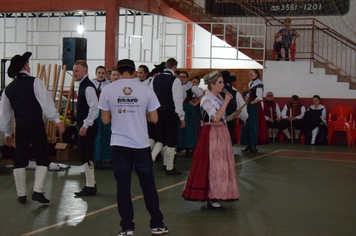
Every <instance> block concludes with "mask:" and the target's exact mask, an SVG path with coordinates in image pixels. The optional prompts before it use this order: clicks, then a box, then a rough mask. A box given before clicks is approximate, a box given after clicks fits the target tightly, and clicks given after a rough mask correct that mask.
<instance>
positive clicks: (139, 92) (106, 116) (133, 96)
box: [99, 59, 168, 235]
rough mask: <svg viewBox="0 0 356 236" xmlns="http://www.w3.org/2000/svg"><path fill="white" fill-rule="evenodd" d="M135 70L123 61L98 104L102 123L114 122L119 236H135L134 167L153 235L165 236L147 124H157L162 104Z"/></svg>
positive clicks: (131, 63)
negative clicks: (132, 185) (117, 73)
mask: <svg viewBox="0 0 356 236" xmlns="http://www.w3.org/2000/svg"><path fill="white" fill-rule="evenodd" d="M135 68H136V67H135V64H134V62H133V61H131V60H128V59H124V60H120V61H119V62H118V67H117V69H118V71H119V74H120V79H119V80H117V81H116V82H115V83H111V84H110V85H108V86H106V87H105V88H104V89H103V90H102V92H101V95H100V100H99V108H100V109H101V110H102V121H103V123H104V124H108V123H110V122H111V131H112V134H111V142H110V146H111V150H112V151H111V153H112V154H111V155H112V159H113V164H114V173H115V178H116V182H117V195H116V196H117V206H118V211H119V214H120V216H121V222H120V225H121V231H120V232H119V235H133V231H134V229H135V223H134V222H133V216H134V212H133V206H132V201H131V193H130V186H131V171H132V168H133V166H134V167H135V171H136V173H137V175H138V178H139V181H140V185H141V186H142V192H143V196H144V198H145V202H146V208H147V210H148V211H149V213H150V215H151V220H150V227H151V233H152V234H165V233H168V228H167V227H166V226H165V225H164V223H163V215H162V213H161V211H160V210H159V199H158V194H157V189H156V186H155V182H154V177H153V171H152V167H153V161H152V156H151V149H150V142H149V140H148V132H147V121H149V122H152V123H157V120H158V115H157V108H158V107H160V103H159V101H158V99H157V96H156V94H155V93H154V91H153V90H152V88H150V87H149V86H147V85H146V84H144V83H141V82H140V80H139V79H138V78H137V74H136V71H135Z"/></svg>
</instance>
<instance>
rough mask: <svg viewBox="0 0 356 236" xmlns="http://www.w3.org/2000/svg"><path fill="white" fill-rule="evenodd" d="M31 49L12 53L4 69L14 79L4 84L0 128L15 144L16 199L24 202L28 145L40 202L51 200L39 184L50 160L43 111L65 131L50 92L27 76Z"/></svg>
mask: <svg viewBox="0 0 356 236" xmlns="http://www.w3.org/2000/svg"><path fill="white" fill-rule="evenodd" d="M31 55H32V53H31V52H25V53H24V54H23V55H22V56H21V55H15V56H14V57H13V58H11V64H10V66H9V68H8V70H7V73H8V75H9V77H10V78H14V80H13V81H12V82H11V83H10V84H9V85H8V86H7V87H6V89H5V90H4V92H3V94H2V95H3V96H2V99H1V102H0V117H1V119H0V130H1V131H3V132H4V133H5V143H6V145H8V146H10V147H12V146H14V144H15V143H16V146H15V151H16V155H15V161H14V166H15V169H14V171H13V173H14V178H15V185H16V191H17V196H18V198H17V201H18V202H19V203H22V204H24V203H26V202H27V196H26V166H28V158H29V156H28V155H29V153H30V152H31V149H32V150H33V152H34V156H35V158H36V164H37V167H36V170H35V183H34V187H33V194H32V200H33V201H38V202H40V203H49V202H50V201H49V200H48V199H47V198H46V197H45V196H44V195H43V192H42V188H43V183H44V180H45V177H46V173H47V170H48V166H49V164H50V160H49V156H48V141H47V134H46V130H45V126H44V122H43V115H42V112H43V113H44V114H45V116H46V117H47V118H48V120H51V121H54V122H55V123H56V126H57V129H58V132H59V133H60V134H62V133H63V132H64V125H63V123H62V122H60V119H59V114H58V112H57V110H56V108H55V106H54V102H53V99H52V96H51V95H50V93H49V92H48V90H47V88H46V87H45V85H44V83H43V82H42V80H41V79H39V78H36V77H32V76H30V71H31V68H30V64H29V61H28V60H29V58H30V57H31ZM12 110H13V111H14V116H15V121H16V128H15V133H16V140H15V142H14V138H13V136H12V132H13V127H12V125H11V116H12V112H11V111H12Z"/></svg>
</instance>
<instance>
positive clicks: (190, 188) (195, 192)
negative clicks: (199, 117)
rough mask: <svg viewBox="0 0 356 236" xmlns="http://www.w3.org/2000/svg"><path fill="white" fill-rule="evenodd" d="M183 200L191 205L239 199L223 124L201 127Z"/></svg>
mask: <svg viewBox="0 0 356 236" xmlns="http://www.w3.org/2000/svg"><path fill="white" fill-rule="evenodd" d="M183 197H184V199H185V200H192V201H208V200H220V201H221V200H222V201H236V200H238V199H239V189H238V186H237V180H236V169H235V158H234V152H233V149H232V144H231V140H230V134H229V131H228V129H227V127H226V125H225V124H224V122H222V121H220V122H218V123H205V124H204V127H203V129H202V131H201V133H200V134H199V138H198V143H197V145H196V148H195V150H194V155H193V162H192V167H191V169H190V173H189V176H188V180H187V182H186V184H185V186H184V190H183Z"/></svg>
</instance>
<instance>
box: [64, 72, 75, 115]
mask: <svg viewBox="0 0 356 236" xmlns="http://www.w3.org/2000/svg"><path fill="white" fill-rule="evenodd" d="M72 90H74V76H73V77H72V83H71V84H70V89H69V94H68V100H67V105H66V109H65V112H64V116H63V121H65V120H66V119H67V113H68V110H69V106H70V99H71V98H72Z"/></svg>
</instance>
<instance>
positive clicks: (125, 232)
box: [118, 229, 134, 236]
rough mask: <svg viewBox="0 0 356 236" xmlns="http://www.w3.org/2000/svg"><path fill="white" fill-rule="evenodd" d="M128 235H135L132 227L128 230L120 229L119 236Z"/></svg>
mask: <svg viewBox="0 0 356 236" xmlns="http://www.w3.org/2000/svg"><path fill="white" fill-rule="evenodd" d="M126 235H131V236H133V235H134V231H133V230H131V229H127V230H125V231H122V230H121V231H120V232H119V235H118V236H126Z"/></svg>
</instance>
